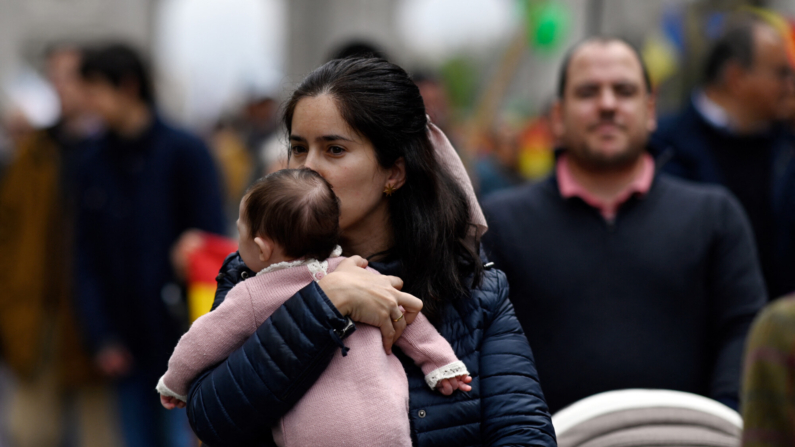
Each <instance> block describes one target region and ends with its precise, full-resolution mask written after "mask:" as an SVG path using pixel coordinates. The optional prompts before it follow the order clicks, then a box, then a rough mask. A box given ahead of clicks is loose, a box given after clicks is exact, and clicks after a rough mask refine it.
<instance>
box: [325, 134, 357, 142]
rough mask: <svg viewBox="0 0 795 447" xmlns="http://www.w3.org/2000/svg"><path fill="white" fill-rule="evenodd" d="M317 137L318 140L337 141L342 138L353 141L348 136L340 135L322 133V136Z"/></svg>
mask: <svg viewBox="0 0 795 447" xmlns="http://www.w3.org/2000/svg"><path fill="white" fill-rule="evenodd" d="M318 139H319V140H323V141H337V140H342V141H350V142H354V141H353V140H351V139H350V138H346V137H343V136H342V135H323V136H322V137H320V138H318Z"/></svg>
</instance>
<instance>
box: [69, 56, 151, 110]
mask: <svg viewBox="0 0 795 447" xmlns="http://www.w3.org/2000/svg"><path fill="white" fill-rule="evenodd" d="M80 75H81V76H82V77H83V79H87V80H91V79H97V78H99V79H102V80H104V81H107V82H108V83H110V84H111V85H113V86H114V87H116V88H118V87H121V85H122V84H123V83H125V82H130V81H132V82H134V83H135V84H136V85H137V86H138V97H139V98H140V99H141V100H142V101H143V102H145V103H146V104H148V105H150V106H152V105H154V101H155V98H154V96H155V95H154V88H153V86H152V80H151V78H150V75H149V69H148V67H147V64H146V62H145V61H144V59H143V58H142V57H141V55H140V54H139V53H138V52H137V51H136V50H134V49H133V48H132V47H130V46H128V45H126V44H111V45H106V46H102V47H98V48H90V49H87V50H86V51H85V53H84V57H83V63H82V64H81V66H80Z"/></svg>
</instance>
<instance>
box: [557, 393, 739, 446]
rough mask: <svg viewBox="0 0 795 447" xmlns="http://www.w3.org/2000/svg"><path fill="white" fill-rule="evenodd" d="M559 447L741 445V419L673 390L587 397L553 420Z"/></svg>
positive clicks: (709, 402)
mask: <svg viewBox="0 0 795 447" xmlns="http://www.w3.org/2000/svg"><path fill="white" fill-rule="evenodd" d="M552 424H553V425H554V426H555V432H556V433H557V438H558V445H559V446H560V447H607V446H611V447H616V446H627V447H629V446H633V447H640V446H703V447H724V446H725V447H734V446H738V445H740V435H741V432H742V424H743V423H742V418H741V417H740V415H739V414H738V413H737V412H736V411H734V410H732V409H731V408H729V407H727V406H725V405H723V404H721V403H720V402H717V401H714V400H712V399H708V398H706V397H703V396H699V395H696V394H691V393H684V392H681V391H671V390H645V389H628V390H618V391H608V392H605V393H600V394H596V395H594V396H590V397H587V398H585V399H582V400H580V401H578V402H575V403H573V404H572V405H570V406H568V407H566V408H564V409H562V410H560V411H559V412H557V413H556V414H555V415H554V416H552Z"/></svg>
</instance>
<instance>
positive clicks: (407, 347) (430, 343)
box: [395, 314, 472, 395]
mask: <svg viewBox="0 0 795 447" xmlns="http://www.w3.org/2000/svg"><path fill="white" fill-rule="evenodd" d="M395 344H396V345H397V346H399V347H400V349H402V350H403V352H405V353H406V355H408V356H409V357H411V358H412V359H414V362H415V363H416V364H417V365H418V366H419V367H420V368H421V369H422V372H423V373H425V382H426V383H427V384H428V386H429V387H431V389H439V391H441V392H442V394H445V395H450V394H452V392H453V391H455V390H456V389H460V390H462V391H469V390H471V389H472V387H471V386H469V385H468V383H469V382H471V381H472V378H471V377H469V371H467V367H466V365H464V362H462V361H460V360H458V358H457V357H456V355H455V352H453V348H452V346H450V343H448V342H447V340H445V339H444V337H442V336H441V335H440V334H439V332H438V331H436V328H435V327H433V325H432V324H431V322H430V321H428V319H427V318H425V316H424V315H422V314H419V315H417V318H416V319H415V320H414V322H413V323H411V324H410V325H408V326H406V330H405V331H403V335H402V336H401V337H400V338H399V339H398V340H397V342H395Z"/></svg>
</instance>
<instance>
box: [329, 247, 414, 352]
mask: <svg viewBox="0 0 795 447" xmlns="http://www.w3.org/2000/svg"><path fill="white" fill-rule="evenodd" d="M365 267H367V260H365V259H364V258H362V257H361V256H352V257H350V258H348V259H346V260H344V261H342V262H341V263H340V265H339V266H338V267H337V269H336V270H334V271H333V272H332V273H330V274H328V275H326V276H324V277H323V278H322V279H321V280H320V281H318V285H319V286H320V288H321V289H323V292H325V294H326V296H328V298H329V300H331V302H332V303H333V304H334V306H335V307H336V308H337V310H339V312H340V313H341V314H342V315H346V316H349V317H350V318H351V320H353V321H355V322H358V323H364V324H369V325H371V326H375V327H378V328H380V329H381V335H382V337H383V339H384V349H385V350H386V352H387V354H391V353H392V344H393V343H394V342H395V340H397V339H398V338H400V335H401V334H403V330H404V329H406V325H407V324H411V322H413V321H414V318H415V317H416V316H417V314H418V313H419V312H420V311H421V310H422V301H421V300H420V299H418V298H416V297H414V296H412V295H409V294H408V293H403V292H401V291H400V289H401V288H403V280H401V279H400V278H398V277H396V276H387V275H374V274H372V273H370V272H368V271H366V270H364V268H365ZM400 306H403V311H401V309H400Z"/></svg>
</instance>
